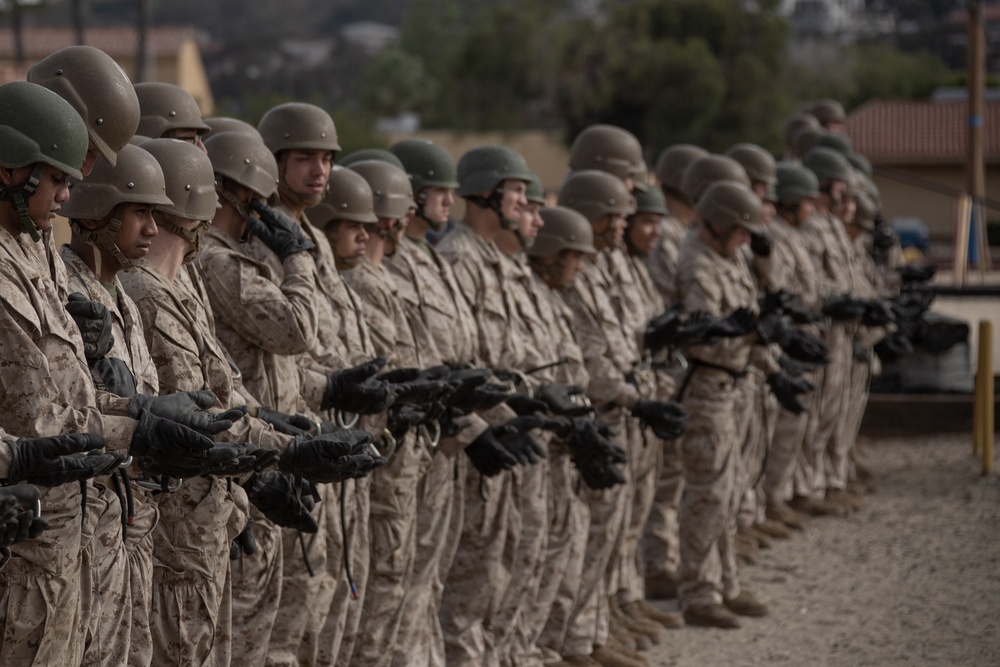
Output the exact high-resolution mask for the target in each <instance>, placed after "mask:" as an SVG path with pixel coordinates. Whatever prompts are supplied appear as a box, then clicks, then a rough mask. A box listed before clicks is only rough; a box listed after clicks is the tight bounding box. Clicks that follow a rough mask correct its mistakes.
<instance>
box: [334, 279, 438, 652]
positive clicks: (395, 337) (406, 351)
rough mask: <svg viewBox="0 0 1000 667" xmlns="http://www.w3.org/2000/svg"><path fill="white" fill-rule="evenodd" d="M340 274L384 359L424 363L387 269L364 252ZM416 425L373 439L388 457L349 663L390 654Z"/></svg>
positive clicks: (424, 459) (413, 506)
mask: <svg viewBox="0 0 1000 667" xmlns="http://www.w3.org/2000/svg"><path fill="white" fill-rule="evenodd" d="M342 276H343V279H344V281H345V282H346V283H347V284H348V285H349V286H350V287H351V288H352V289H353V290H354V291H355V292H356V293H357V294H358V296H359V297H360V298H361V302H362V307H363V311H362V313H363V315H364V317H365V321H366V322H367V323H368V329H369V331H371V334H372V342H373V343H374V346H375V351H376V353H377V354H379V355H380V356H384V357H386V359H387V360H388V366H387V367H388V368H390V369H391V368H407V367H410V368H413V367H416V368H421V367H424V366H425V365H426V364H425V363H424V362H423V360H422V359H421V354H420V348H419V346H418V344H417V341H416V339H415V338H414V336H413V333H412V331H411V330H410V326H409V323H408V322H407V320H406V316H405V315H404V313H403V310H402V306H401V304H400V303H399V297H398V295H397V294H396V284H395V283H396V279H395V278H394V277H393V276H392V274H390V273H389V271H388V269H386V268H385V267H384V266H381V265H379V266H376V265H374V264H372V263H371V262H370V261H368V260H363V261H361V262H360V263H359V264H358V266H357V267H355V268H353V269H351V270H349V271H344V272H343V274H342ZM418 431H420V430H419V429H418V430H411V431H410V432H408V433H407V434H406V436H405V437H404V438H403V440H402V441H401V442H399V443H395V441H392V440H390V439H389V438H382V439H381V440H380V441H377V445H378V448H379V450H380V451H381V452H382V454H383V455H384V456H387V457H388V458H389V463H388V465H386V466H385V467H383V468H379V469H378V470H376V471H375V472H373V473H372V476H371V477H372V480H371V491H370V493H371V496H370V503H371V512H370V518H369V526H370V530H371V540H372V542H371V571H370V573H369V576H368V585H367V591H366V593H365V599H364V607H363V609H362V612H361V623H360V625H359V629H358V639H357V641H356V642H355V645H354V652H353V654H352V655H351V664H352V665H359V666H360V665H365V666H367V665H379V666H383V667H385V666H388V665H390V664H391V662H392V651H393V648H394V647H395V643H396V635H397V632H398V630H399V625H400V622H401V620H402V613H403V606H402V604H401V603H402V601H403V596H404V594H405V592H406V589H407V588H409V587H410V584H411V582H412V578H413V564H414V558H415V554H416V528H417V521H416V519H417V496H416V492H417V481H418V480H419V478H420V476H421V473H422V472H423V471H424V470H426V468H427V467H428V466H429V464H430V453H429V452H428V449H427V447H428V442H427V440H426V438H425V437H423V435H421V436H419V437H418V435H417V433H418ZM424 432H425V431H424ZM393 449H394V451H393Z"/></svg>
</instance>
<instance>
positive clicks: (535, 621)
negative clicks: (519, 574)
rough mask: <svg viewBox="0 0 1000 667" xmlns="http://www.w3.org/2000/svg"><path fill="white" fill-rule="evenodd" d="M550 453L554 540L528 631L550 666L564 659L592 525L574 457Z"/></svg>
mask: <svg viewBox="0 0 1000 667" xmlns="http://www.w3.org/2000/svg"><path fill="white" fill-rule="evenodd" d="M549 451H550V453H549V457H550V458H549V479H550V487H549V511H548V516H549V534H548V540H547V541H546V543H545V556H544V560H543V570H542V578H541V584H540V585H539V587H538V593H537V595H536V596H535V598H534V600H533V604H532V605H531V608H530V609H529V612H528V614H527V616H526V623H525V624H524V625H523V628H524V632H525V634H526V635H527V637H528V639H529V640H530V641H531V643H532V644H533V645H535V646H538V647H539V649H540V650H541V652H542V654H541V658H542V662H543V663H545V664H547V663H550V662H557V661H558V660H560V657H561V656H562V655H563V644H564V643H565V641H566V630H567V627H568V625H569V619H570V614H571V613H572V611H573V607H574V605H575V603H576V599H577V597H578V596H579V594H580V578H581V575H582V572H583V559H584V554H585V552H586V550H587V532H588V526H589V524H590V509H589V508H588V507H587V503H586V501H585V500H584V498H583V497H582V493H583V491H582V489H581V486H580V485H581V482H580V475H579V473H577V471H576V467H575V466H574V465H573V462H572V461H571V460H570V457H569V452H568V451H567V450H565V448H564V447H563V446H562V445H560V444H558V443H552V444H551V445H550V447H549ZM532 637H533V639H532Z"/></svg>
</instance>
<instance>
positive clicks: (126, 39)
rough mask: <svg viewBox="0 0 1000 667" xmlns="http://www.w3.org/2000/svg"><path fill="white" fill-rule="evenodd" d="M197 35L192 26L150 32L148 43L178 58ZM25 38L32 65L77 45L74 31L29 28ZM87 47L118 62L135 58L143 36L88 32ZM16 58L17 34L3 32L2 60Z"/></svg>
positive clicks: (116, 30)
mask: <svg viewBox="0 0 1000 667" xmlns="http://www.w3.org/2000/svg"><path fill="white" fill-rule="evenodd" d="M196 34H197V33H196V30H195V29H194V28H192V27H190V26H175V27H158V28H150V29H149V36H148V37H147V40H148V42H147V43H148V44H149V49H150V51H151V53H153V54H157V55H169V54H175V53H177V51H178V50H179V49H180V47H181V45H182V44H183V43H185V42H187V41H189V40H191V39H194V38H195V36H196ZM23 35H24V56H25V59H26V60H28V61H29V62H31V61H38V60H41V59H42V58H44V57H45V56H47V55H49V54H50V53H53V52H55V51H58V50H59V49H62V48H65V47H67V46H72V45H73V44H76V32H75V31H74V30H73V29H72V28H53V27H31V28H25V29H24V32H23ZM84 43H85V44H88V45H90V46H96V47H97V48H99V49H101V50H102V51H104V52H105V53H107V54H108V55H109V56H111V57H112V58H115V59H119V58H123V57H124V58H131V57H133V56H135V53H136V49H137V48H138V43H139V35H138V33H137V32H136V30H135V28H133V27H131V26H114V27H103V28H97V27H95V28H88V29H87V30H85V31H84ZM13 57H14V31H13V30H11V29H10V28H7V27H5V28H0V58H4V59H12V58H13Z"/></svg>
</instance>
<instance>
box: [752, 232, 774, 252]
mask: <svg viewBox="0 0 1000 667" xmlns="http://www.w3.org/2000/svg"><path fill="white" fill-rule="evenodd" d="M750 252H752V253H753V254H755V255H757V256H758V257H770V256H771V239H770V237H768V236H767V235H765V234H755V233H752V234H750Z"/></svg>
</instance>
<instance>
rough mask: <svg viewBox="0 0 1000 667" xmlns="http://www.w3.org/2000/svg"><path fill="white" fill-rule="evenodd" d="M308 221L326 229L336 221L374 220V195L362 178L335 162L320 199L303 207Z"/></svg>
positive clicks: (364, 221)
mask: <svg viewBox="0 0 1000 667" xmlns="http://www.w3.org/2000/svg"><path fill="white" fill-rule="evenodd" d="M306 216H307V217H308V218H309V222H311V223H312V224H314V225H315V226H317V227H319V228H320V229H323V228H325V227H326V226H327V225H329V224H330V223H331V222H333V221H335V220H350V221H352V222H363V223H375V222H378V216H377V215H375V197H374V195H373V194H372V188H371V186H370V185H368V181H366V180H365V177H364V176H362V175H361V174H359V173H358V172H356V171H354V170H353V169H347V168H346V167H341V166H340V165H337V166H336V167H334V168H333V169H332V170H331V171H330V188H329V190H327V193H326V195H324V196H323V201H322V202H320V203H319V204H317V205H316V206H313V207H312V208H309V209H307V210H306Z"/></svg>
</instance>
